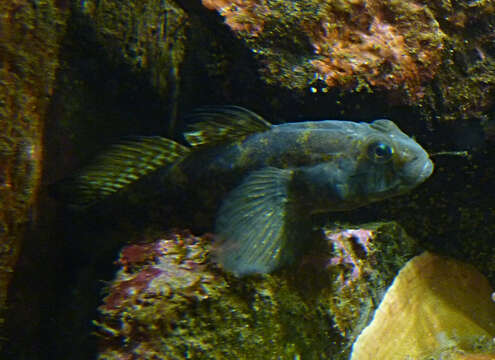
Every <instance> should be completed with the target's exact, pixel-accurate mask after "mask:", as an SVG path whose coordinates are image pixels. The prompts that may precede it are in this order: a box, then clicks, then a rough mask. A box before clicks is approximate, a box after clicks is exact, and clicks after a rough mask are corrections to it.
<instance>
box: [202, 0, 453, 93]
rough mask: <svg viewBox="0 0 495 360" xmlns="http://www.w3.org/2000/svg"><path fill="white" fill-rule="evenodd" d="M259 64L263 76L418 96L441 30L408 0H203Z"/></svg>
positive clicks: (433, 65)
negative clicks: (236, 35)
mask: <svg viewBox="0 0 495 360" xmlns="http://www.w3.org/2000/svg"><path fill="white" fill-rule="evenodd" d="M203 5H204V6H206V7H207V8H209V9H214V10H217V11H218V12H219V13H220V14H221V15H222V16H224V18H225V23H226V24H227V25H228V26H229V27H230V28H231V29H232V30H234V31H235V32H236V33H237V34H238V35H239V36H240V37H241V38H243V39H245V40H246V42H247V43H248V46H249V47H250V48H251V49H252V51H253V52H254V53H256V54H258V55H259V57H260V58H261V59H262V63H263V64H264V68H263V69H262V73H263V76H264V78H265V80H266V81H267V82H268V83H276V84H281V85H282V86H285V87H288V88H298V89H306V88H308V87H309V86H312V85H314V84H315V83H317V81H321V82H322V83H324V84H325V85H326V86H327V87H341V88H345V89H361V88H368V89H370V88H379V89H387V90H394V91H396V90H399V91H400V92H403V93H405V94H407V95H408V99H409V101H413V100H416V99H418V98H421V97H422V96H423V88H422V84H423V83H424V82H425V81H427V80H430V79H431V78H432V77H433V76H434V75H435V73H436V69H437V68H438V66H439V64H440V62H441V50H442V47H443V40H444V38H445V35H444V33H443V32H442V30H441V29H440V26H439V24H438V22H437V20H436V19H435V17H434V14H433V13H432V12H431V10H430V9H429V8H428V7H427V6H426V5H424V4H422V3H420V2H416V1H411V0H408V1H397V0H382V1H380V0H373V1H364V0H354V1H340V0H338V1H321V0H313V1H310V2H307V1H301V0H299V1H294V2H291V3H290V6H289V5H288V4H287V2H284V1H270V2H265V1H260V0H251V1H236V0H234V1H227V0H203Z"/></svg>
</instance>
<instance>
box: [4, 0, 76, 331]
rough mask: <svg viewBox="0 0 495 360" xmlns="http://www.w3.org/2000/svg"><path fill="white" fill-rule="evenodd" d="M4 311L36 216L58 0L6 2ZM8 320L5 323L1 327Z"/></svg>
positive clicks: (60, 26) (62, 16)
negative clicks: (27, 233)
mask: <svg viewBox="0 0 495 360" xmlns="http://www.w3.org/2000/svg"><path fill="white" fill-rule="evenodd" d="M0 14H2V16H1V17H0V29H1V30H0V32H1V36H0V129H1V133H0V310H3V307H4V303H5V300H6V297H7V287H8V285H9V282H10V279H11V277H12V274H13V271H14V267H15V264H16V261H17V258H18V255H19V251H20V247H21V243H22V239H23V236H24V233H25V230H26V228H27V226H28V224H29V223H30V222H32V221H33V218H35V216H36V211H37V209H36V204H35V203H36V199H37V195H38V190H39V187H40V176H41V168H42V153H43V151H42V138H43V126H44V122H45V117H46V116H45V113H46V111H47V107H48V104H49V100H50V96H51V94H52V90H53V86H54V82H55V71H56V70H57V68H58V54H59V48H60V42H61V40H62V36H63V34H64V29H65V20H66V16H67V15H68V11H67V9H65V8H64V7H62V2H60V1H55V0H53V1H52V0H40V1H27V0H9V1H1V2H0ZM1 323H2V320H1V319H0V324H1Z"/></svg>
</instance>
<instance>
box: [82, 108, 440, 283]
mask: <svg viewBox="0 0 495 360" xmlns="http://www.w3.org/2000/svg"><path fill="white" fill-rule="evenodd" d="M195 117H196V118H197V119H199V120H201V121H200V122H197V123H195V124H193V125H192V127H191V130H190V131H189V132H187V133H185V134H184V135H185V138H186V140H187V141H188V142H189V143H190V145H191V147H189V148H188V147H184V146H182V145H179V144H177V143H174V142H172V141H171V140H168V139H164V138H156V137H153V138H152V139H151V140H148V139H147V138H142V139H138V140H136V141H135V142H134V143H128V144H126V145H125V146H117V147H115V148H114V149H113V150H111V151H110V152H109V153H108V154H109V155H107V156H102V157H101V159H103V160H102V161H100V162H99V163H98V164H97V165H96V166H93V167H89V169H88V170H86V171H85V170H83V171H82V172H81V173H80V174H79V175H78V176H76V177H75V180H74V181H73V183H75V184H76V185H77V189H76V191H75V192H73V194H75V196H74V198H75V199H77V198H78V197H79V198H81V199H82V201H81V202H80V203H81V204H90V203H91V199H96V200H99V199H101V198H102V197H104V196H107V195H109V194H111V193H112V192H115V191H118V190H119V189H120V188H122V187H124V186H125V185H127V184H128V183H130V182H132V181H135V180H136V179H138V178H139V177H141V176H144V175H147V174H149V173H150V172H154V173H156V174H158V175H159V176H158V178H159V179H161V180H160V184H161V186H162V187H163V188H165V189H166V190H167V191H170V192H172V193H183V194H186V195H187V197H189V198H193V199H194V201H196V202H204V203H207V204H209V206H210V207H211V208H213V209H214V208H218V205H219V204H220V206H219V208H218V212H217V214H216V220H215V233H216V234H217V238H218V239H219V242H220V243H221V245H220V246H219V247H218V250H217V252H216V260H217V261H218V262H219V263H220V264H221V265H222V266H223V268H224V269H225V270H227V271H230V272H232V273H234V274H236V275H238V276H243V275H248V274H253V273H267V272H271V271H273V270H275V269H277V268H279V267H280V266H283V265H285V264H288V263H291V262H293V261H294V260H295V259H297V256H298V255H299V253H300V251H301V249H302V247H303V246H302V245H303V243H304V241H305V235H307V234H309V233H311V222H310V219H309V217H310V216H311V214H314V213H318V212H331V211H343V210H350V209H354V208H357V207H360V206H363V205H366V204H369V203H371V202H375V201H379V200H383V199H386V198H389V197H391V196H396V195H400V194H403V193H406V192H408V191H410V190H411V189H413V188H414V187H416V186H417V185H419V184H421V183H422V182H423V181H425V180H426V179H427V178H428V177H429V176H430V175H431V173H432V171H433V163H432V162H431V160H430V159H429V156H428V154H427V152H426V151H425V150H424V149H423V148H422V147H421V146H420V145H419V144H418V143H416V141H414V140H413V139H412V138H410V137H409V136H407V135H406V134H404V133H403V132H402V131H401V130H400V129H399V128H398V127H397V126H396V125H395V124H394V123H393V122H392V121H390V120H383V119H381V120H375V121H374V122H372V123H356V122H350V121H341V120H326V121H308V122H298V123H286V124H281V125H271V124H270V123H268V122H266V121H265V120H264V119H263V118H261V117H260V116H259V115H257V114H255V113H253V112H251V111H249V110H247V109H244V108H241V107H235V106H230V107H221V108H206V109H201V110H199V111H198V112H196V113H195ZM150 144H157V145H156V146H153V145H150ZM142 158H146V163H145V164H143V163H142V161H141V163H139V164H133V162H135V161H138V160H139V159H142ZM148 164H149V166H148ZM106 167H108V168H109V169H110V170H109V171H106V170H105V168H106ZM122 174H124V176H122ZM99 184H104V187H103V188H102V189H101V190H100V189H99ZM78 194H81V196H78Z"/></svg>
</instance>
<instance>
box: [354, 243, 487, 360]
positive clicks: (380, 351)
mask: <svg viewBox="0 0 495 360" xmlns="http://www.w3.org/2000/svg"><path fill="white" fill-rule="evenodd" d="M492 293H493V289H492V288H491V287H490V284H489V283H488V281H487V280H486V278H485V277H483V275H482V274H481V273H479V272H478V271H477V270H476V269H475V268H474V267H472V266H471V265H468V264H465V263H462V262H460V261H457V260H453V259H447V258H443V257H440V256H437V255H434V254H432V253H429V252H425V253H423V254H422V255H419V256H417V257H415V258H413V259H412V260H411V261H409V262H408V263H407V264H406V265H405V266H404V268H402V270H401V271H400V272H399V274H398V275H397V277H396V278H395V280H394V282H393V283H392V285H391V286H390V288H389V289H388V291H387V293H386V294H385V296H384V298H383V300H382V302H381V304H380V306H379V307H378V309H377V310H376V312H375V315H374V318H373V320H372V322H371V323H370V324H369V325H368V326H367V327H366V328H365V329H364V330H363V332H362V333H361V334H360V335H359V337H358V339H357V340H356V342H355V343H354V345H353V347H352V355H351V360H367V359H370V360H371V359H381V360H394V359H397V360H403V359H408V360H416V359H418V360H420V359H426V358H428V359H430V357H431V358H435V359H440V358H441V359H464V360H468V359H470V360H475V359H476V360H486V359H495V356H494V355H489V354H487V353H486V352H487V350H489V349H491V350H493V337H494V336H495V303H494V302H493V300H492ZM480 350H482V351H480ZM466 352H467V353H470V352H473V353H475V354H471V355H468V354H466ZM480 352H483V354H480ZM491 354H495V352H493V353H491Z"/></svg>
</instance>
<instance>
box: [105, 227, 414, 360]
mask: <svg viewBox="0 0 495 360" xmlns="http://www.w3.org/2000/svg"><path fill="white" fill-rule="evenodd" d="M356 231H357V232H354V231H353V230H349V229H347V228H342V229H334V230H330V229H329V230H326V231H325V234H326V237H327V240H328V241H321V242H320V243H319V245H318V247H317V248H314V249H313V251H311V252H309V253H308V254H306V255H305V256H304V257H303V259H302V260H301V262H300V263H299V264H298V265H296V266H295V268H286V269H282V270H281V271H278V272H276V273H274V274H270V275H256V276H250V277H246V278H243V279H239V278H236V277H234V276H231V275H229V274H228V273H225V272H223V271H222V270H221V269H220V268H219V267H218V266H217V265H216V264H214V263H213V262H212V261H211V254H210V252H211V251H215V245H212V242H213V237H212V236H211V235H205V236H203V237H196V236H193V235H192V234H190V233H189V232H187V231H174V232H170V233H167V234H164V235H163V236H162V237H160V239H159V240H157V241H154V242H151V243H144V244H134V245H129V246H126V247H125V248H124V249H123V250H122V252H121V255H120V258H119V260H118V264H119V265H120V270H119V271H118V273H117V276H116V278H115V280H114V281H113V282H111V283H110V284H109V285H108V288H107V295H106V296H105V298H104V300H103V304H102V305H101V306H100V307H99V310H100V313H101V317H100V319H99V320H98V321H96V322H95V324H96V325H97V327H98V334H99V336H100V337H101V342H100V343H101V352H100V354H99V357H98V358H99V359H123V358H125V359H143V358H145V359H150V358H156V359H183V358H184V357H186V358H201V359H221V358H236V359H255V358H256V359H275V358H276V359H291V360H292V359H295V358H309V359H311V358H318V359H337V360H339V359H342V360H343V359H347V357H348V355H349V349H350V345H351V344H352V341H353V340H354V339H355V336H356V335H357V334H358V333H359V332H360V331H361V330H362V328H364V326H365V325H366V323H367V322H368V320H369V316H371V314H372V311H373V310H374V306H373V304H375V303H378V302H379V299H380V294H381V292H380V290H379V289H380V288H385V287H386V286H387V285H388V284H390V283H391V282H392V280H393V277H394V276H395V274H396V272H397V271H398V269H399V268H400V267H402V265H403V264H405V263H406V262H407V260H408V259H409V258H410V257H411V256H413V254H415V253H417V252H418V251H419V249H418V248H417V245H416V243H415V241H414V240H413V239H411V238H410V237H408V236H407V234H405V232H404V230H402V228H401V227H400V226H398V225H397V224H395V223H377V224H368V225H366V226H364V227H358V228H356ZM339 234H346V235H342V236H340V239H339V240H338V242H339V243H340V244H344V247H346V249H347V250H345V251H344V250H342V251H340V252H338V253H336V252H335V251H334V250H335V248H336V247H335V246H334V242H333V240H331V239H330V238H331V237H334V238H339ZM348 234H352V235H351V236H348ZM361 234H369V235H370V236H369V237H368V238H367V241H368V243H367V251H364V252H363V251H361V249H360V248H359V243H360V240H359V239H358V238H354V237H353V236H354V235H357V236H358V237H359V236H360V235H361ZM344 252H345V253H346V254H344ZM347 255H349V256H348V257H347V258H348V259H351V258H353V259H354V260H353V261H354V262H359V264H360V265H359V266H362V267H363V268H366V271H363V272H362V273H361V276H359V277H352V278H348V275H349V274H352V272H353V270H352V267H351V266H348V263H347V262H341V263H338V264H337V263H335V262H334V261H333V260H332V258H334V257H339V256H347ZM363 314H364V315H363Z"/></svg>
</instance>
